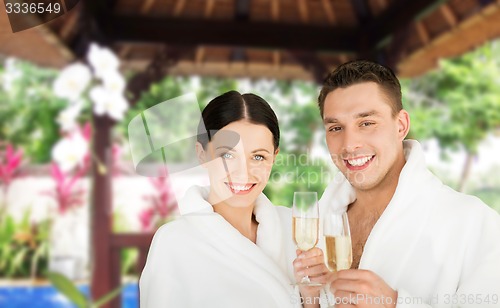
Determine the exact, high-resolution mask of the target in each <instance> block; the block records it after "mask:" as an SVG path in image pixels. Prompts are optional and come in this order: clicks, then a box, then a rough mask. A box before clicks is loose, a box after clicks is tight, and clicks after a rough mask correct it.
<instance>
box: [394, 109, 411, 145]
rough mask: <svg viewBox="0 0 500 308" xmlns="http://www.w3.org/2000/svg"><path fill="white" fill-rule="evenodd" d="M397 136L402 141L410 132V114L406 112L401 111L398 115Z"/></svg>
mask: <svg viewBox="0 0 500 308" xmlns="http://www.w3.org/2000/svg"><path fill="white" fill-rule="evenodd" d="M397 118H398V135H399V138H400V139H401V141H403V140H404V139H405V138H406V136H407V135H408V132H410V114H409V113H408V111H406V110H404V109H401V110H400V111H399V113H398V116H397Z"/></svg>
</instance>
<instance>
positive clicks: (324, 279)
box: [293, 247, 332, 303]
mask: <svg viewBox="0 0 500 308" xmlns="http://www.w3.org/2000/svg"><path fill="white" fill-rule="evenodd" d="M296 253H297V258H296V259H295V260H294V261H293V269H294V275H295V281H297V282H300V281H301V280H302V278H303V277H304V276H309V279H310V280H311V282H316V283H321V284H323V285H324V284H327V283H328V282H329V280H331V279H332V275H331V273H330V271H329V270H328V268H327V267H326V265H325V261H324V257H323V251H322V250H321V249H319V248H317V247H315V248H313V249H310V250H308V251H301V250H298V249H297V251H296ZM322 288H323V287H322V286H305V285H299V289H300V294H301V295H302V298H303V300H304V303H319V299H316V300H314V298H316V297H317V298H319V292H320V290H321V289H322Z"/></svg>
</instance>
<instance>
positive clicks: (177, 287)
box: [140, 187, 299, 308]
mask: <svg viewBox="0 0 500 308" xmlns="http://www.w3.org/2000/svg"><path fill="white" fill-rule="evenodd" d="M207 196H208V188H201V187H192V188H191V189H190V190H189V191H188V192H187V193H186V197H185V198H184V199H183V200H181V202H180V203H179V208H180V210H181V213H182V214H183V215H182V216H181V217H180V218H178V219H177V220H175V221H173V222H170V223H167V224H165V225H164V226H162V227H161V228H160V229H159V230H158V231H157V232H156V234H155V236H154V238H153V242H152V244H151V247H150V250H149V254H148V259H147V262H146V266H145V268H144V270H143V272H142V275H141V278H140V306H141V308H160V307H168V308H170V307H175V308H176V307H217V308H218V307H228V308H229V307H231V308H233V307H295V306H296V305H294V303H296V302H297V298H299V295H298V293H296V290H295V289H294V288H293V287H292V286H291V285H290V284H291V282H292V279H293V278H292V277H293V276H292V275H293V274H292V272H291V267H292V265H291V261H290V262H289V260H290V258H291V256H290V254H291V253H293V252H294V248H293V247H292V246H293V242H292V239H291V235H290V233H291V232H289V231H288V229H290V226H291V222H290V220H291V215H290V210H289V209H288V208H285V207H279V206H274V205H273V204H271V202H270V201H269V200H268V199H267V198H266V196H264V195H263V194H261V195H260V196H259V197H258V199H257V201H256V206H255V209H254V214H255V218H256V220H257V221H258V222H259V225H258V229H257V244H254V243H253V242H252V241H250V240H249V239H247V238H246V237H244V236H243V235H242V234H241V233H240V232H239V231H238V230H236V229H235V228H234V227H232V226H231V225H230V224H229V223H228V222H227V221H226V220H225V219H224V218H223V217H222V216H220V215H219V214H218V213H215V212H214V211H213V207H212V206H211V205H210V204H209V203H208V202H207V201H206V199H207ZM288 263H290V264H288Z"/></svg>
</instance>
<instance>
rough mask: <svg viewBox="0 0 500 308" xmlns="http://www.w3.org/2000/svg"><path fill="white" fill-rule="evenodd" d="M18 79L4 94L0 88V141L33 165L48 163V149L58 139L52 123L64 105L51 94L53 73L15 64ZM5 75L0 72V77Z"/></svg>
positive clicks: (28, 64) (23, 63)
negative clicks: (10, 144)
mask: <svg viewBox="0 0 500 308" xmlns="http://www.w3.org/2000/svg"><path fill="white" fill-rule="evenodd" d="M14 67H15V71H16V72H17V74H19V76H17V78H15V80H14V81H13V82H12V86H11V87H10V88H9V89H8V91H7V90H5V89H4V88H1V87H0V140H9V141H10V142H11V143H13V144H14V145H15V146H17V147H19V146H20V147H22V148H23V149H24V150H25V154H26V157H29V158H30V159H31V161H32V162H33V163H45V162H48V161H50V155H51V149H52V146H53V145H54V143H55V142H56V141H57V140H58V139H59V128H58V124H57V123H56V122H55V119H56V118H57V115H58V113H59V111H60V110H62V109H63V108H64V106H65V105H66V103H65V102H64V101H62V100H60V99H58V98H56V97H55V96H54V95H53V93H52V88H51V85H52V81H53V80H54V79H55V77H56V76H57V71H55V70H51V69H45V68H40V67H37V66H35V65H33V64H30V63H28V62H22V61H15V64H14ZM6 74H8V72H7V71H5V70H4V69H2V72H0V75H2V76H5V75H6Z"/></svg>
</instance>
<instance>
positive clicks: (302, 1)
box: [297, 0, 309, 24]
mask: <svg viewBox="0 0 500 308" xmlns="http://www.w3.org/2000/svg"><path fill="white" fill-rule="evenodd" d="M297 6H298V8H299V14H300V21H301V22H302V23H304V24H306V23H308V22H309V10H308V8H307V2H306V0H297Z"/></svg>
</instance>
